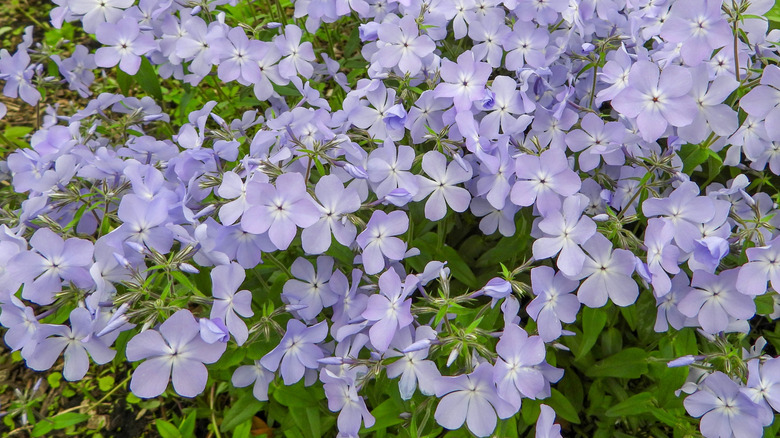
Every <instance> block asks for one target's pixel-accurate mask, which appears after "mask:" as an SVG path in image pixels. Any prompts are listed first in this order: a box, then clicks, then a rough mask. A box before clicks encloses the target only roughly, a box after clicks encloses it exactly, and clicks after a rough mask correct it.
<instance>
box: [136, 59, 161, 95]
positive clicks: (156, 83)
mask: <svg viewBox="0 0 780 438" xmlns="http://www.w3.org/2000/svg"><path fill="white" fill-rule="evenodd" d="M133 78H134V79H135V81H136V82H137V83H138V85H140V86H141V89H142V90H144V91H145V92H146V94H148V95H150V96H152V97H154V98H155V99H156V100H157V101H158V102H162V100H163V96H162V90H161V89H160V77H159V75H158V74H157V72H156V71H154V67H152V64H151V63H150V62H149V60H148V59H146V57H145V56H142V57H141V67H140V68H139V69H138V73H136V74H135V76H133Z"/></svg>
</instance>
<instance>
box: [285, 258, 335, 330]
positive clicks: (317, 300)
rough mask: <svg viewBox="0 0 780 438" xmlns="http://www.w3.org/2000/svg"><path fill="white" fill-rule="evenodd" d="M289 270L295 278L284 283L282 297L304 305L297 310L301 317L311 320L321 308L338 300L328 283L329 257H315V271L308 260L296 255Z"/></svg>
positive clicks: (331, 260)
mask: <svg viewBox="0 0 780 438" xmlns="http://www.w3.org/2000/svg"><path fill="white" fill-rule="evenodd" d="M290 270H291V271H292V274H293V275H294V276H295V278H293V279H290V280H287V282H285V283H284V288H283V292H282V298H283V299H284V300H285V301H286V302H289V303H293V304H300V305H303V306H305V307H304V308H303V309H300V310H298V314H299V315H300V316H301V318H303V319H305V320H307V321H310V320H313V319H315V318H316V317H317V315H319V313H320V312H321V311H322V309H323V308H325V307H330V306H332V305H334V304H335V303H336V302H337V301H338V296H337V295H336V293H334V292H333V291H332V290H331V289H330V285H329V284H328V281H329V280H330V278H331V275H332V274H333V259H332V258H331V257H327V256H320V257H317V270H316V271H315V270H314V266H313V265H312V264H311V262H310V261H308V260H306V259H305V258H303V257H298V258H297V259H295V261H294V262H293V264H292V267H291V268H290Z"/></svg>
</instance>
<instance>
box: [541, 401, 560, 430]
mask: <svg viewBox="0 0 780 438" xmlns="http://www.w3.org/2000/svg"><path fill="white" fill-rule="evenodd" d="M539 408H540V409H541V411H540V412H539V419H538V420H536V435H535V437H536V438H561V437H562V435H561V425H560V424H554V423H553V421H555V411H554V410H553V408H551V407H549V406H547V405H545V404H542V405H540V406H539Z"/></svg>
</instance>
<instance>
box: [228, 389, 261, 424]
mask: <svg viewBox="0 0 780 438" xmlns="http://www.w3.org/2000/svg"><path fill="white" fill-rule="evenodd" d="M262 407H263V402H261V401H259V400H257V399H256V398H255V396H254V395H252V393H251V392H248V393H246V394H244V395H243V396H241V397H240V398H239V399H238V400H236V402H235V403H233V406H231V407H230V409H228V411H227V412H226V413H225V416H224V418H223V420H222V425H221V426H220V427H219V429H220V430H221V431H223V432H228V431H230V430H233V429H234V428H236V427H237V426H238V425H239V424H242V423H243V422H245V421H246V420H249V419H251V418H252V417H254V416H255V414H256V413H257V412H258V411H259V410H260V409H261V408H262Z"/></svg>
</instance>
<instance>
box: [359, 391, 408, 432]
mask: <svg viewBox="0 0 780 438" xmlns="http://www.w3.org/2000/svg"><path fill="white" fill-rule="evenodd" d="M402 411H403V406H398V404H396V402H395V400H393V399H392V398H389V399H387V400H385V401H383V402H382V403H380V404H379V406H377V407H375V408H374V409H373V410H372V411H371V415H373V416H374V419H375V420H376V422H375V423H374V425H373V426H371V427H370V428H369V429H368V431H369V432H374V431H379V430H384V429H387V428H388V427H390V426H395V425H396V424H401V423H403V422H404V419H403V418H401V417H399V416H398V413H399V412H402Z"/></svg>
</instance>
